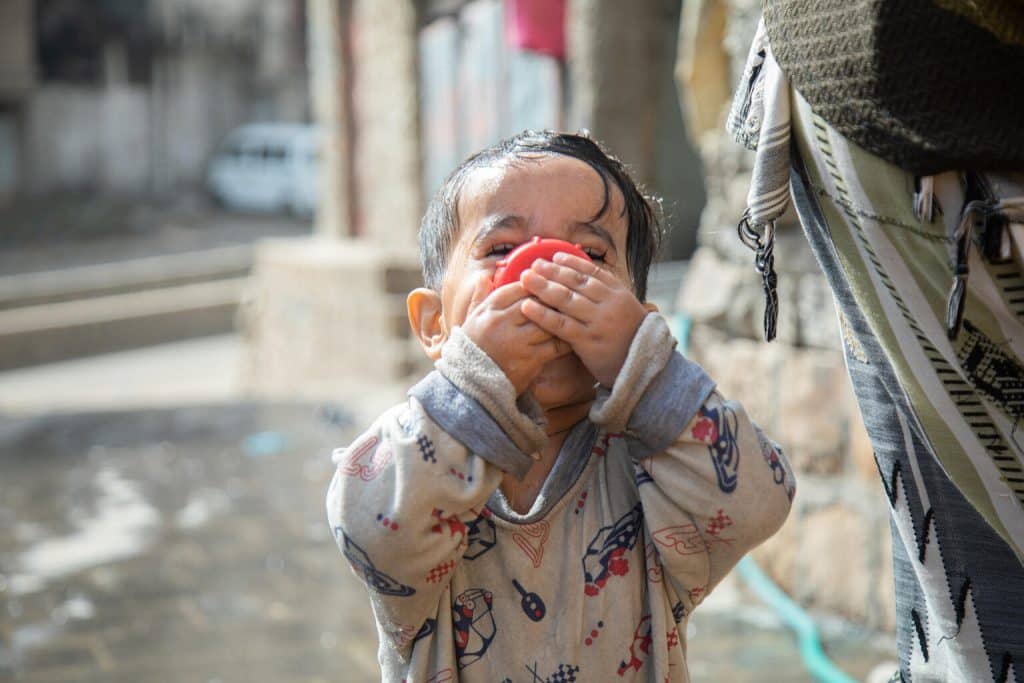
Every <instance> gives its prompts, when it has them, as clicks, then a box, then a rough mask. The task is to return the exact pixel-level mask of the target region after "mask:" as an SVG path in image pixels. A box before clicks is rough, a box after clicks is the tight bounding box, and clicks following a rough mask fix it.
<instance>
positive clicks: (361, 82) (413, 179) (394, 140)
mask: <svg viewBox="0 0 1024 683" xmlns="http://www.w3.org/2000/svg"><path fill="white" fill-rule="evenodd" d="M352 25H353V28H354V30H353V31H352V33H351V36H352V60H353V65H354V67H355V68H354V72H353V83H352V103H353V104H352V109H353V111H352V115H353V119H354V123H355V131H356V135H355V141H354V144H355V148H354V155H353V158H354V169H355V174H356V176H355V180H356V183H355V184H356V187H357V188H358V198H359V200H358V202H357V205H356V211H357V223H356V226H357V227H356V234H357V235H359V236H360V237H363V238H366V239H368V240H369V241H370V242H371V243H373V244H377V245H380V246H383V247H388V248H397V249H404V248H411V249H413V250H415V244H416V232H417V230H418V228H419V221H420V216H421V214H422V198H421V191H420V145H419V107H418V103H419V93H418V88H417V83H418V81H417V71H416V55H417V39H416V31H417V20H416V3H415V2H414V1H413V0H388V2H380V0H354V2H353V4H352Z"/></svg>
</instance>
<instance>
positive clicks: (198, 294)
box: [0, 278, 246, 370]
mask: <svg viewBox="0 0 1024 683" xmlns="http://www.w3.org/2000/svg"><path fill="white" fill-rule="evenodd" d="M245 282H246V279H245V278H234V279H230V280H219V281H215V282H205V283H199V284H189V285H181V286H178V287H166V288H162V289H156V290H151V291H143V292H136V293H132V294H115V295H111V296H103V297H94V298H91V299H84V300H81V301H69V302H63V303H54V304H46V305H40V306H27V307H23V308H18V309H13V310H8V311H0V370H7V369H11V368H16V367H24V366H27V365H36V364H39V363H49V362H53V361H58V360H64V359H67V358H75V357H81V356H87V355H92V354H98V353H106V352H110V351H118V350H123V349H129V348H137V347H140V346H148V345H150V344H158V343H161V342H166V341H171V340H178V339H191V338H194V337H202V336H206V335H212V334H221V333H225V332H230V331H231V330H233V329H234V321H235V315H236V312H237V310H238V305H239V302H240V300H241V296H242V291H243V288H244V286H245Z"/></svg>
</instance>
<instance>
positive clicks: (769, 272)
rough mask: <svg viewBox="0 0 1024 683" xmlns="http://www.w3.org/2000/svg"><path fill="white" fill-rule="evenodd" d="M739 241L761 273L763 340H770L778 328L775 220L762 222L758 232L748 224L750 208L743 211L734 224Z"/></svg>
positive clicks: (773, 337)
mask: <svg viewBox="0 0 1024 683" xmlns="http://www.w3.org/2000/svg"><path fill="white" fill-rule="evenodd" d="M736 231H737V233H738V234H739V237H740V241H741V242H743V244H744V245H746V246H747V247H748V248H749V249H751V250H752V251H753V252H754V268H755V269H756V270H757V272H758V273H760V274H761V286H762V287H763V289H764V340H765V341H769V342H770V341H772V340H773V339H775V334H776V332H777V329H778V320H779V292H778V289H777V288H778V283H779V278H778V276H777V275H776V274H775V221H768V222H767V223H765V224H764V231H763V232H758V231H757V229H755V228H754V227H753V226H752V225H751V224H750V209H749V208H748V209H747V210H746V211H744V212H743V217H742V218H741V219H740V222H739V225H737V226H736Z"/></svg>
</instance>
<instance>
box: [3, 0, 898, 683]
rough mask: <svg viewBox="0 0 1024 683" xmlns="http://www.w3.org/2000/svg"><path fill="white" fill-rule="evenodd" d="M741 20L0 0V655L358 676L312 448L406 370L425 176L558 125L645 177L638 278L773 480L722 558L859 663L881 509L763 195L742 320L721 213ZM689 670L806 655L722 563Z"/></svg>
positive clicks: (725, 672) (713, 672)
mask: <svg viewBox="0 0 1024 683" xmlns="http://www.w3.org/2000/svg"><path fill="white" fill-rule="evenodd" d="M758 13H759V4H758V3H757V2H756V0H643V1H642V2H636V3H632V2H631V3H623V2H619V1H618V0H387V2H384V1H383V0H280V1H275V2H270V3H264V2H258V0H213V1H200V0H139V1H125V0H97V1H95V2H86V1H85V0H4V1H3V2H2V3H0V681H8V680H10V681H32V682H37V681H38V682H56V681H67V682H79V681H83V682H92V681H95V682H101V681H102V682H106V681H116V682H125V683H127V682H137V681H145V682H147V683H148V682H150V681H154V682H162V681H197V682H200V683H228V682H229V681H245V682H247V683H256V682H263V681H267V682H270V681H296V682H298V681H310V682H312V681H346V682H349V681H352V682H361V681H373V680H378V677H379V673H378V669H377V664H376V645H377V639H376V633H375V630H374V627H373V621H372V617H371V615H370V613H369V604H368V598H367V597H366V594H365V589H364V588H363V586H362V585H361V584H359V582H358V581H357V580H356V578H355V577H354V576H353V575H352V573H351V572H350V571H349V569H348V567H347V564H346V563H345V562H344V560H343V558H342V556H341V555H340V553H339V552H338V551H337V549H336V548H335V546H334V542H333V539H332V538H331V535H330V533H329V531H328V528H327V525H326V520H325V514H324V511H323V500H324V494H325V491H326V486H327V482H328V481H329V478H330V476H331V474H332V466H331V464H330V459H329V454H330V452H331V450H332V449H333V448H336V447H339V446H344V445H346V444H347V443H348V442H349V440H350V439H351V438H352V437H353V435H354V434H356V433H357V432H358V431H360V430H361V429H363V428H365V426H366V425H367V424H368V423H369V421H370V420H371V419H372V418H373V417H375V416H376V415H377V414H379V412H381V411H382V410H383V409H384V408H386V407H387V406H389V405H391V404H393V403H395V402H397V401H399V400H401V399H402V397H403V395H404V392H405V389H406V388H407V387H408V386H409V385H410V384H411V383H412V382H413V381H415V379H416V378H417V377H418V376H419V375H421V374H422V373H423V372H424V371H425V369H426V368H427V367H428V366H427V364H426V360H425V359H424V357H423V354H422V352H421V350H420V349H419V348H418V346H417V344H416V343H415V342H414V340H413V339H412V338H411V335H410V332H409V329H408V324H407V322H406V318H405V303H404V302H405V294H406V292H408V291H409V290H410V289H411V288H413V287H416V286H418V285H419V284H420V282H421V276H420V273H419V265H418V258H417V251H416V231H417V228H418V224H419V219H420V216H421V214H422V211H423V208H424V206H425V201H426V198H428V197H429V196H430V195H431V194H432V193H433V192H434V191H435V190H436V188H437V187H438V186H439V185H440V183H441V181H442V180H443V178H444V177H445V175H446V174H447V173H448V172H449V171H450V170H452V169H453V168H454V167H455V166H456V165H457V164H458V163H459V162H460V161H461V160H462V159H463V158H465V157H466V156H467V155H468V154H470V153H472V152H474V151H477V150H478V149H480V148H482V147H483V146H486V145H488V144H491V143H493V142H496V141H497V140H499V139H500V138H502V137H504V136H506V135H509V134H512V133H515V132H518V131H520V130H523V129H526V128H538V129H539V128H556V129H565V130H572V131H576V130H580V129H586V130H588V131H590V135H592V136H593V137H594V138H596V139H598V140H600V141H602V142H604V143H606V145H607V146H608V147H609V148H610V149H611V150H612V151H613V152H614V153H615V154H617V155H618V156H620V157H621V158H622V159H623V161H625V162H626V163H627V164H628V165H629V166H630V168H631V170H632V172H633V173H634V174H635V176H636V177H637V178H638V179H639V180H640V181H641V182H642V183H643V184H644V186H645V187H646V189H647V191H649V192H651V193H653V194H656V195H657V196H659V197H660V198H661V199H662V208H663V210H664V214H665V222H666V227H667V228H668V229H669V230H670V233H669V239H668V240H667V243H666V245H665V249H664V250H663V253H662V254H661V255H660V262H659V263H657V264H656V265H655V268H654V271H653V273H652V278H651V284H650V298H651V299H652V300H653V301H655V302H656V303H657V304H658V305H659V307H660V310H661V311H662V313H663V314H665V315H666V317H668V318H669V320H670V322H671V323H672V326H673V329H674V330H675V331H676V333H677V336H679V337H680V340H681V342H682V343H683V346H684V347H685V348H686V350H687V353H688V354H689V355H691V356H692V357H693V358H695V359H696V360H698V361H699V362H700V363H702V364H703V365H704V366H705V367H707V368H708V370H709V372H710V374H711V375H713V376H714V377H715V378H716V379H717V380H718V382H719V386H720V387H722V389H723V390H724V391H725V392H726V393H729V394H733V395H736V396H738V397H740V398H741V399H742V400H743V402H744V403H745V404H746V405H747V407H748V409H749V410H750V412H751V413H752V414H753V415H754V416H755V418H756V419H757V420H758V421H759V422H760V423H761V424H762V425H763V426H764V427H765V428H766V430H767V431H769V432H770V433H772V434H773V435H774V436H775V437H776V438H777V439H778V440H779V441H780V442H781V443H782V444H783V445H784V447H785V448H786V450H787V453H788V454H789V456H790V459H791V461H792V462H793V464H794V466H795V468H796V469H797V472H798V475H799V481H800V491H799V495H798V496H797V499H796V502H795V507H794V510H793V513H792V515H791V517H790V520H789V521H788V522H787V524H786V526H785V527H784V528H783V530H782V531H781V532H780V533H779V534H778V535H777V536H776V537H775V538H773V539H772V540H771V541H769V542H768V543H766V544H765V545H764V546H763V547H762V548H759V549H758V550H757V551H756V552H755V553H754V554H753V556H754V558H755V559H756V561H757V562H758V563H759V564H760V565H761V566H762V567H763V568H764V570H765V572H766V573H767V574H768V575H769V576H770V577H771V579H772V580H773V581H775V582H776V583H777V584H778V585H779V586H780V587H781V588H782V589H783V590H785V591H786V592H787V593H788V594H789V595H790V596H791V597H792V598H793V599H794V600H796V602H797V603H799V604H800V605H801V606H802V608H804V609H807V610H808V611H809V613H810V614H811V615H812V616H813V617H814V618H815V620H816V623H817V624H818V627H819V629H820V632H821V636H822V639H823V642H824V645H825V649H826V651H827V654H828V655H829V656H830V657H831V658H832V659H833V661H834V662H835V663H836V665H837V666H838V667H839V668H840V669H842V670H843V671H845V672H846V673H847V674H849V675H850V676H853V677H854V678H856V679H858V680H866V681H871V682H872V683H874V682H875V681H882V680H885V679H886V678H887V677H888V675H889V674H891V673H892V671H893V670H895V668H896V665H895V664H894V663H893V660H894V659H895V646H894V637H893V634H892V629H893V627H894V618H893V606H892V583H893V582H892V576H891V559H890V554H889V531H888V520H887V512H886V510H887V509H886V503H885V499H884V497H883V495H882V492H881V487H880V486H879V483H878V481H877V473H876V470H875V466H874V462H873V459H872V455H871V450H870V445H869V444H868V443H867V439H866V436H865V435H864V434H863V428H862V426H861V422H860V417H859V413H858V412H857V410H856V407H855V405H854V403H853V401H852V397H851V395H850V391H849V388H848V382H847V379H846V376H845V370H844V367H843V360H842V353H841V351H840V343H839V334H838V331H837V329H836V323H835V312H834V310H833V307H832V300H831V296H830V294H829V293H828V289H827V286H826V284H825V283H824V281H823V279H822V278H821V276H820V274H819V273H818V270H817V267H816V264H815V263H814V261H813V258H812V257H811V255H810V253H809V251H808V250H807V248H806V245H805V244H804V243H803V237H802V235H801V234H800V232H799V227H798V226H797V225H796V222H795V219H794V218H793V217H792V216H789V217H786V218H785V219H784V220H782V221H780V223H779V234H778V240H777V246H776V254H777V256H778V266H777V267H778V269H779V271H780V287H779V294H780V298H781V300H782V314H781V317H780V320H779V339H778V340H777V341H776V342H773V343H772V344H771V345H765V344H764V343H763V342H762V341H761V335H760V324H761V323H760V320H761V315H762V309H761V305H762V304H761V301H762V298H761V291H760V281H759V278H758V277H757V275H756V273H755V272H754V270H753V268H752V265H751V263H752V262H751V256H750V254H749V252H747V251H745V250H744V248H742V247H741V246H740V245H739V244H738V242H737V240H736V239H735V225H736V220H737V218H738V216H739V215H740V213H741V212H742V210H743V206H744V205H745V204H744V202H745V192H746V186H747V177H748V174H749V170H750V160H751V157H750V154H749V153H748V152H746V151H744V150H742V149H741V148H740V147H738V146H737V145H735V144H734V143H732V141H731V140H729V139H727V137H726V136H725V134H724V130H723V127H722V121H723V120H724V116H725V113H726V111H727V109H728V100H729V95H730V92H731V90H732V88H733V86H734V84H735V82H736V79H737V78H738V77H739V73H740V68H741V67H742V61H743V58H744V57H745V55H746V49H747V46H748V45H749V42H750V38H751V35H752V33H753V29H754V26H755V25H756V22H757V17H758ZM783 384H784V385H785V387H786V391H785V392H784V393H780V392H779V391H778V387H780V386H782V385H783ZM689 666H690V671H691V674H692V677H693V680H694V681H697V682H699V681H811V680H813V678H812V677H811V676H810V674H809V673H808V672H807V669H806V668H805V666H804V664H803V662H802V661H801V658H800V654H799V652H798V649H797V645H796V640H795V638H794V636H793V635H792V634H791V632H790V631H789V630H788V629H787V628H786V627H785V626H784V624H783V622H782V621H781V619H780V617H779V615H778V614H777V613H776V611H775V610H774V609H772V608H770V607H769V606H767V605H766V604H764V603H762V602H761V601H760V600H759V599H758V598H757V597H756V596H755V595H754V594H753V593H751V592H750V590H749V588H748V587H747V586H746V584H744V582H743V581H741V580H740V579H739V578H738V577H736V576H731V577H730V578H729V579H728V580H727V581H726V582H725V584H723V585H722V586H721V587H720V588H719V589H718V590H717V591H716V592H715V593H714V594H713V595H712V596H711V598H709V600H708V601H707V602H706V603H705V604H704V605H703V606H702V607H701V609H700V610H698V611H697V612H696V614H695V616H694V618H693V619H692V621H691V622H690V627H689ZM523 680H524V681H525V680H529V679H528V677H527V672H524V678H523ZM531 683H532V682H531Z"/></svg>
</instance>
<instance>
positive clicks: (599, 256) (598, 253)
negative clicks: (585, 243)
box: [583, 247, 608, 263]
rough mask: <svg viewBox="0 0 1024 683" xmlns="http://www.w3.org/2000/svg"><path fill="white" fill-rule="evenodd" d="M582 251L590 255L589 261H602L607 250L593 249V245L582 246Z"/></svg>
mask: <svg viewBox="0 0 1024 683" xmlns="http://www.w3.org/2000/svg"><path fill="white" fill-rule="evenodd" d="M583 253H584V254H586V255H587V256H589V257H590V260H591V261H601V262H602V263H603V262H604V257H605V255H606V254H607V253H608V251H607V250H603V251H602V250H601V249H594V248H593V247H583Z"/></svg>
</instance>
